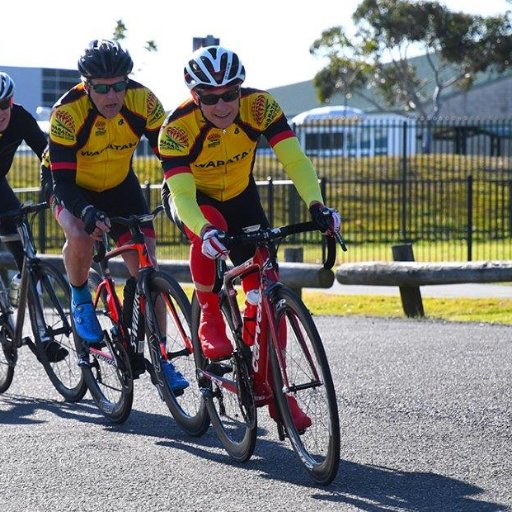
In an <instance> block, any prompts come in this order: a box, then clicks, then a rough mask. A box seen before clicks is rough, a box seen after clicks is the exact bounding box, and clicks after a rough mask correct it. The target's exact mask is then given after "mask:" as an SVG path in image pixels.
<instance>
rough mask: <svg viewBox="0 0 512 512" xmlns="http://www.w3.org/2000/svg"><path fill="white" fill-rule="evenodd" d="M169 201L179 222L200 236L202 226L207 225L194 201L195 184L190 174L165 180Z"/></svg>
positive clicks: (175, 175)
mask: <svg viewBox="0 0 512 512" xmlns="http://www.w3.org/2000/svg"><path fill="white" fill-rule="evenodd" d="M165 181H166V183H167V186H168V187H169V191H170V194H171V199H172V201H173V203H174V205H175V207H176V210H177V211H178V216H179V218H180V220H181V221H182V222H183V224H185V226H187V228H188V229H190V230H191V231H193V232H194V233H195V234H196V235H198V236H200V234H201V230H202V229H203V227H204V226H206V225H207V224H209V222H208V221H207V220H206V217H205V216H204V215H203V212H202V211H201V209H200V208H199V205H198V204H197V200H196V182H195V180H194V176H193V174H192V173H191V172H180V173H177V174H174V175H173V176H171V177H169V178H166V180H165Z"/></svg>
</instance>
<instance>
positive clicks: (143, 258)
mask: <svg viewBox="0 0 512 512" xmlns="http://www.w3.org/2000/svg"><path fill="white" fill-rule="evenodd" d="M162 210H163V207H162V206H159V207H157V208H156V209H155V210H154V211H153V212H152V213H150V214H145V215H131V216H129V217H111V218H110V220H111V222H113V223H117V224H121V225H123V226H126V227H127V228H128V229H129V231H130V233H131V241H130V242H128V243H126V244H124V245H122V246H120V247H117V248H114V249H112V250H109V247H108V241H107V238H106V236H105V237H104V241H103V242H100V243H99V245H97V252H96V255H95V256H94V261H95V262H96V263H98V271H99V272H98V271H96V270H95V269H91V270H90V272H89V279H88V282H89V287H90V289H91V291H92V294H93V304H94V307H95V310H96V315H97V317H98V320H99V322H100V325H101V326H102V329H103V335H104V337H103V342H102V345H103V346H87V345H86V344H84V343H82V342H81V340H80V339H79V337H77V338H76V339H77V343H78V344H77V350H79V353H80V365H81V367H82V371H83V373H84V376H85V381H86V382H87V386H88V388H89V391H90V393H91V395H92V397H93V399H94V401H95V403H96V405H97V406H98V408H99V409H100V411H101V412H102V413H103V414H104V415H105V416H106V417H107V418H109V419H110V420H111V421H112V422H114V423H121V422H123V421H125V420H126V419H127V418H128V416H129V414H130V411H131V408H132V403H133V381H134V379H137V378H138V377H139V376H140V375H141V374H143V373H144V372H145V371H148V373H149V375H150V377H151V382H152V383H153V384H154V385H155V386H156V388H157V389H158V392H159V395H160V398H161V399H162V400H163V401H165V403H166V405H167V407H168V408H169V410H170V412H171V414H172V415H173V417H174V419H175V420H176V422H177V423H178V425H179V426H180V427H181V428H183V429H184V430H185V431H186V432H189V433H192V434H193V435H197V436H199V435H202V434H203V433H204V432H205V431H206V430H207V428H208V426H209V418H208V415H207V412H206V408H205V405H204V401H203V400H202V397H201V394H200V391H199V388H198V386H197V382H196V379H195V364H194V357H193V355H192V341H191V336H190V301H189V300H188V298H187V296H186V294H185V292H184V291H183V289H182V288H181V286H180V285H179V283H178V282H177V281H176V280H175V279H174V278H173V277H172V276H171V275H169V274H168V273H166V272H162V271H160V270H157V269H156V268H155V266H154V264H153V262H152V261H151V259H150V257H149V255H148V248H147V245H146V241H145V236H144V233H143V231H142V229H141V225H142V224H143V223H145V222H150V221H152V220H153V219H154V218H155V216H156V215H158V214H159V213H160V212H161V211H162ZM128 252H134V253H136V254H137V256H138V260H139V273H138V276H137V278H136V279H135V278H130V279H128V281H127V282H126V284H125V287H124V297H123V300H122V301H121V299H120V298H119V296H118V293H117V291H116V286H115V281H114V278H113V276H112V273H111V270H110V268H109V261H110V260H111V259H112V258H115V257H117V256H121V255H123V254H125V253H128ZM146 337H147V341H148V343H147V345H148V351H149V356H150V360H148V359H147V358H146V357H145V346H146V343H145V339H146ZM169 362H171V363H172V364H174V366H175V367H176V369H177V370H178V371H180V372H181V373H182V375H183V376H184V377H185V378H186V379H187V380H188V381H189V383H190V386H189V387H188V388H186V389H185V390H180V391H179V392H173V391H172V390H171V388H170V386H169V384H168V382H167V379H166V378H165V374H164V371H165V369H164V366H165V365H166V364H169Z"/></svg>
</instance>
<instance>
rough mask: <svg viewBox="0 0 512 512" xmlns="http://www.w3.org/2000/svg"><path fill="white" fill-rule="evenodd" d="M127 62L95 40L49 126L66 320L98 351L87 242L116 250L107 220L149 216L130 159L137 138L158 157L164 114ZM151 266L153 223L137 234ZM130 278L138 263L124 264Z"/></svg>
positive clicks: (171, 374) (123, 235)
mask: <svg viewBox="0 0 512 512" xmlns="http://www.w3.org/2000/svg"><path fill="white" fill-rule="evenodd" d="M132 68H133V61H132V59H131V57H130V54H129V53H128V52H127V51H125V50H124V49H123V48H122V47H121V46H120V45H119V43H118V42H116V41H110V40H94V41H92V42H91V43H90V45H89V46H88V47H87V48H86V50H85V52H84V53H83V55H82V56H81V57H80V58H79V60H78V70H79V71H80V74H81V75H82V82H81V83H80V84H78V85H76V86H75V87H73V88H72V89H71V90H70V91H68V92H67V93H66V94H64V96H63V97H62V98H61V99H60V100H59V101H58V102H57V103H56V104H55V105H54V107H53V110H52V115H51V118H50V142H49V161H50V168H51V175H52V180H53V192H54V195H55V201H56V203H57V207H56V209H55V211H56V218H57V221H58V223H59V224H60V225H61V227H62V228H63V230H64V234H65V236H66V242H65V245H64V249H63V257H64V264H65V267H66V271H67V274H68V278H69V282H70V284H71V290H72V305H71V306H72V314H73V319H74V322H75V326H76V329H77V332H78V334H79V336H80V337H81V338H82V340H83V341H84V342H85V343H88V344H91V345H94V344H97V343H100V342H101V340H102V338H103V333H102V330H101V327H100V325H99V322H98V320H97V318H96V315H95V313H94V309H93V306H92V300H91V294H90V292H89V290H88V286H87V277H88V271H89V267H90V265H91V263H92V254H93V242H94V240H101V238H102V235H103V233H104V232H109V234H110V235H111V236H112V238H113V239H114V240H115V241H116V243H117V244H118V245H122V244H123V243H125V242H127V241H128V240H129V239H130V233H129V231H127V228H126V227H125V226H121V225H116V224H115V223H114V224H111V222H110V220H109V217H113V216H129V215H132V214H143V213H148V212H149V210H148V206H147V204H146V201H145V199H144V196H143V194H142V191H141V188H140V184H139V181H138V179H137V177H136V176H135V174H134V172H133V169H132V165H131V164H132V157H133V154H134V152H135V148H136V147H137V145H138V143H139V141H140V139H141V137H142V136H143V135H144V136H146V137H147V139H148V141H149V143H150V145H151V147H152V148H153V151H154V153H155V155H156V156H158V148H157V139H158V131H159V129H160V126H161V124H162V121H163V120H164V118H165V111H164V109H163V107H162V104H161V103H160V101H159V100H158V98H157V97H156V96H155V95H154V94H153V92H152V91H150V90H149V89H148V88H147V87H144V86H143V85H141V84H139V83H137V82H135V81H133V80H130V79H129V78H128V75H129V73H130V72H131V71H132ZM143 230H144V232H145V235H146V236H147V239H146V240H147V244H148V247H149V251H150V257H151V258H152V259H153V260H154V261H155V262H156V258H155V246H156V243H155V231H154V228H153V224H152V223H147V225H145V226H144V228H143ZM123 257H124V258H125V261H126V264H127V266H128V269H129V271H130V273H131V274H132V275H133V276H135V275H136V274H137V272H138V258H137V255H134V254H131V253H129V254H127V255H126V256H123ZM166 374H167V377H168V379H169V381H170V382H169V384H170V385H171V387H172V389H174V390H178V389H183V388H184V387H186V386H188V383H187V381H186V380H185V379H184V378H183V376H181V374H179V373H178V372H176V371H175V370H174V367H172V365H170V366H169V370H168V371H166Z"/></svg>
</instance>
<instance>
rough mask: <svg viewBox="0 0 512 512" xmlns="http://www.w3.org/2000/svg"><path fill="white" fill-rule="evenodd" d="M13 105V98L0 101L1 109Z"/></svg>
mask: <svg viewBox="0 0 512 512" xmlns="http://www.w3.org/2000/svg"><path fill="white" fill-rule="evenodd" d="M10 106H11V100H10V99H8V100H4V101H0V110H7V109H8V108H9V107H10Z"/></svg>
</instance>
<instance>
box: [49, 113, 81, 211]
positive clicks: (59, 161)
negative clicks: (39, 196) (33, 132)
mask: <svg viewBox="0 0 512 512" xmlns="http://www.w3.org/2000/svg"><path fill="white" fill-rule="evenodd" d="M61 119H64V120H65V121H66V122H62V121H61ZM73 121H74V116H73V113H72V112H70V111H68V110H65V109H62V111H60V110H58V109H55V110H54V112H53V113H52V116H51V118H50V142H49V151H50V162H51V164H50V169H51V172H52V179H53V184H54V186H53V191H54V193H55V196H56V197H57V198H58V200H59V202H61V203H62V204H63V205H64V207H65V208H66V210H68V211H70V212H71V213H72V214H73V215H74V216H75V217H78V218H80V216H81V214H82V212H83V210H84V208H86V207H87V206H88V205H89V201H87V200H86V199H85V197H84V196H83V194H82V193H81V191H80V189H79V188H78V187H77V186H76V171H77V158H76V152H77V137H76V133H75V129H76V128H75V123H74V122H73Z"/></svg>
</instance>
